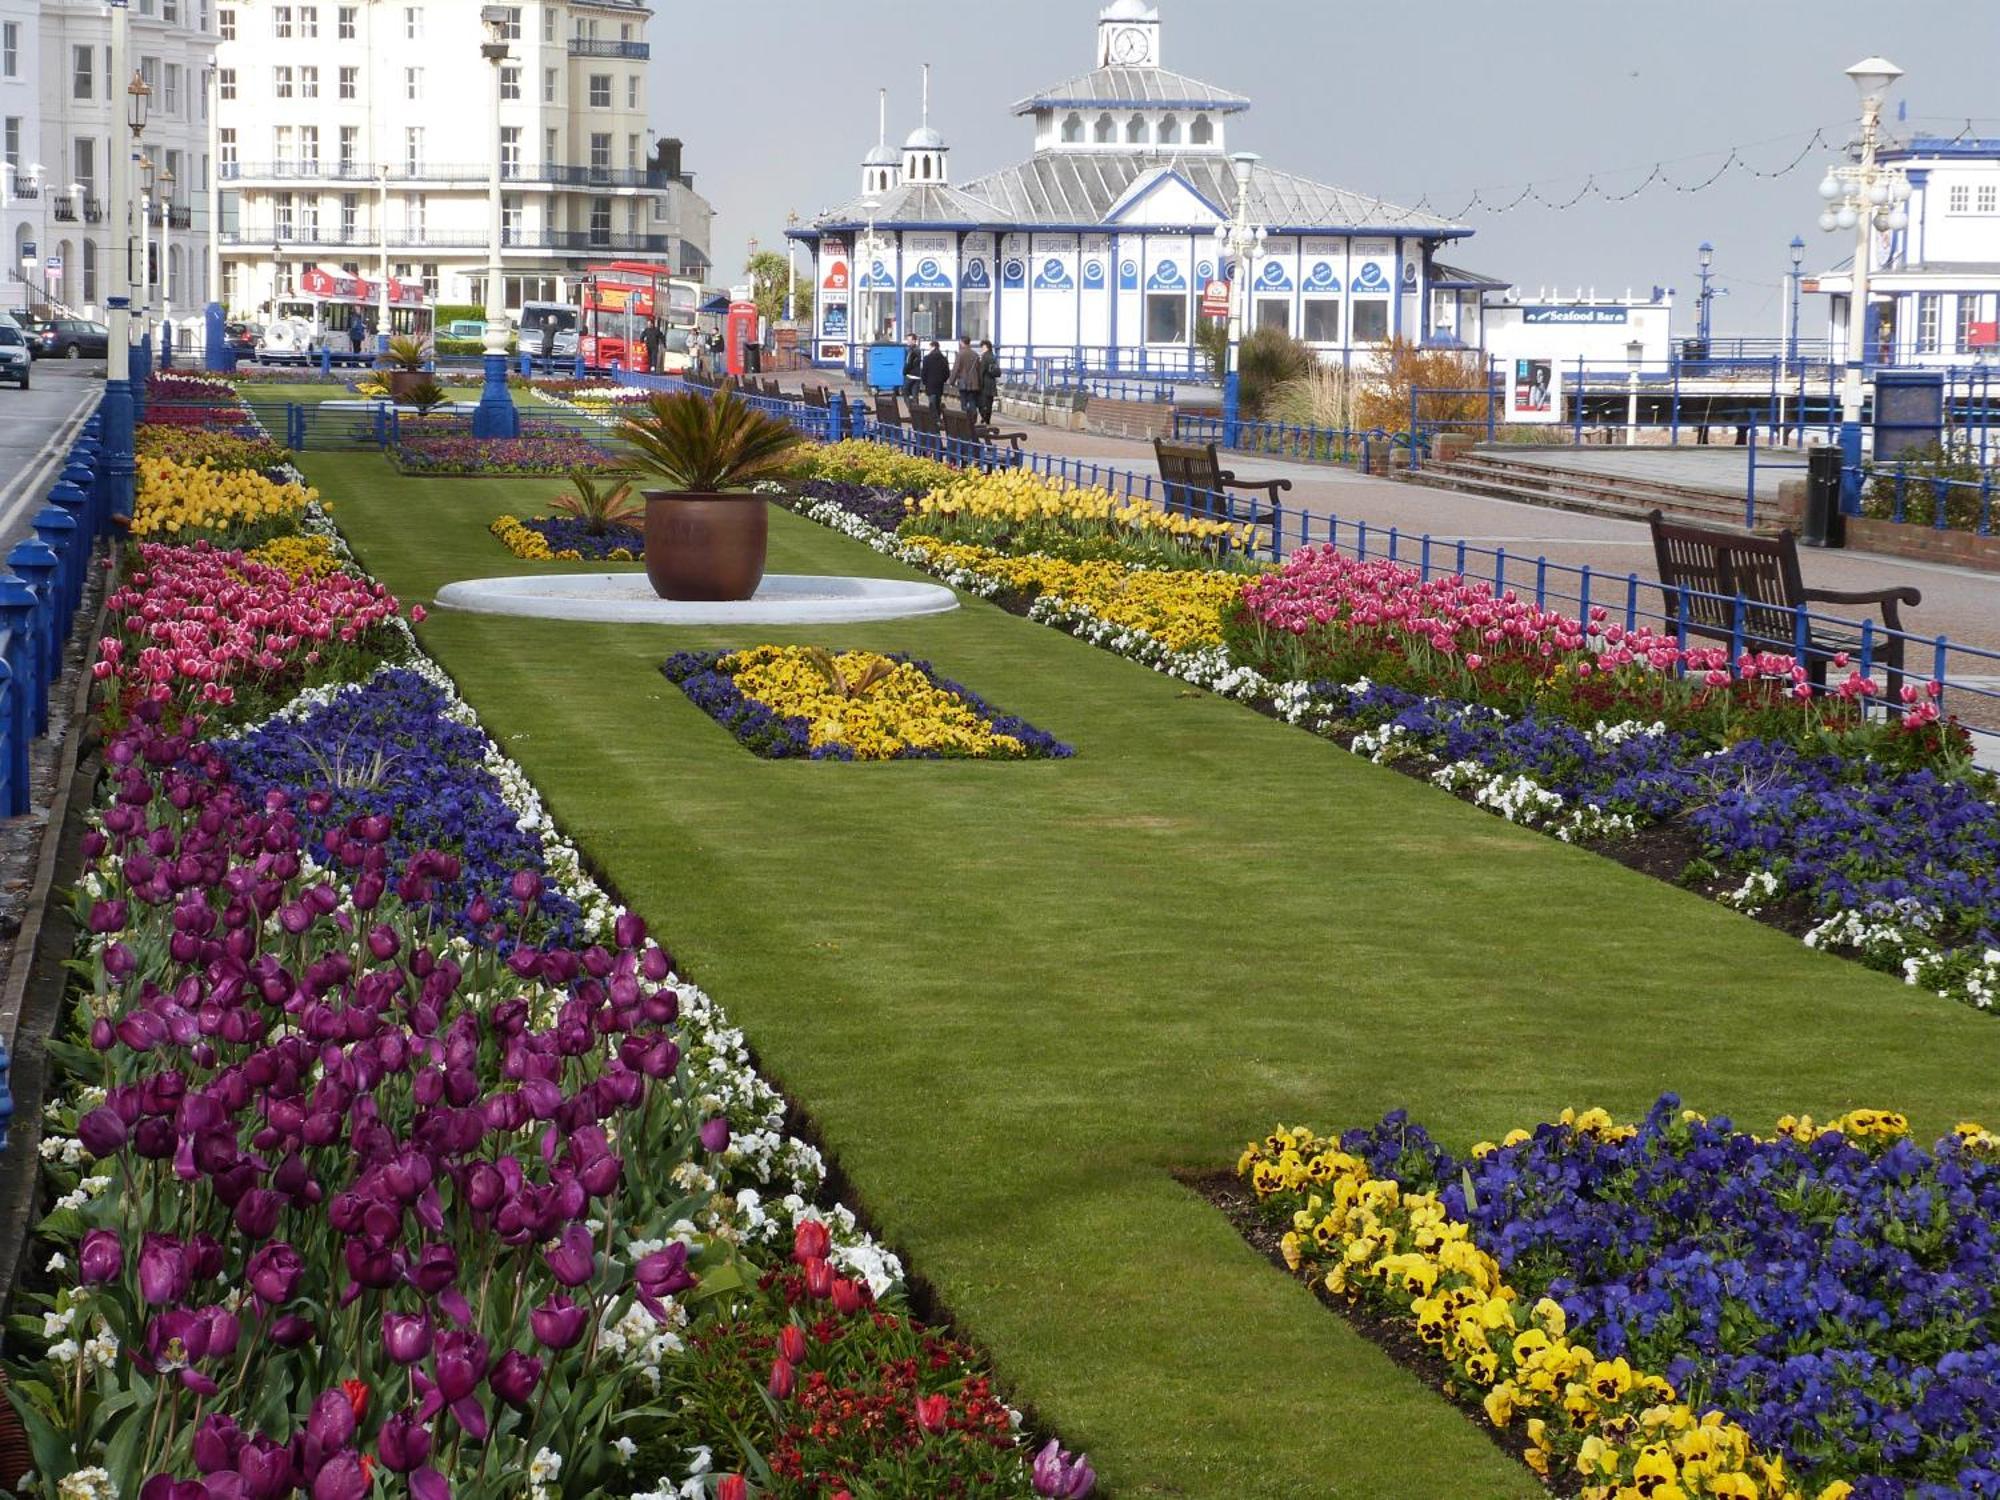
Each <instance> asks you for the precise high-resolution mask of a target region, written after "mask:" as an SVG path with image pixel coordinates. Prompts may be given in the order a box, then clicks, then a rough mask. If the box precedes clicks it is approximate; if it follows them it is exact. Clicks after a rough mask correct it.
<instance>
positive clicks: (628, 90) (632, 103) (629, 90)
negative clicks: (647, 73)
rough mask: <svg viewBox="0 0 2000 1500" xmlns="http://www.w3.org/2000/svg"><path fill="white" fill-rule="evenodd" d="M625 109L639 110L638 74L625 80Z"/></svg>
mask: <svg viewBox="0 0 2000 1500" xmlns="http://www.w3.org/2000/svg"><path fill="white" fill-rule="evenodd" d="M625 107H626V108H627V109H637V108H638V107H639V75H638V74H637V73H633V74H631V75H629V76H628V77H627V78H626V80H625Z"/></svg>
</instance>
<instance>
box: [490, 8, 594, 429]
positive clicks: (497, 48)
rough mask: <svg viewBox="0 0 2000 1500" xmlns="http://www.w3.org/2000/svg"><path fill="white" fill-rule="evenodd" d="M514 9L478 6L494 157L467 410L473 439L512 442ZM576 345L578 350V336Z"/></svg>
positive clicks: (551, 337) (515, 421) (551, 351)
mask: <svg viewBox="0 0 2000 1500" xmlns="http://www.w3.org/2000/svg"><path fill="white" fill-rule="evenodd" d="M520 13H521V12H520V10H519V8H518V7H514V8H511V9H510V8H509V7H507V6H505V5H483V6H481V7H480V8H479V21H480V24H481V25H482V26H483V27H484V28H485V29H486V40H485V41H484V42H482V43H480V46H479V55H480V56H481V57H483V58H485V59H486V61H487V62H488V63H490V64H491V65H492V68H493V98H492V114H491V118H490V120H489V121H488V124H487V131H486V149H487V150H489V151H491V152H492V153H493V156H492V163H493V164H492V168H491V171H490V173H489V175H488V177H487V183H486V232H487V244H488V247H489V248H488V250H487V252H486V331H485V334H484V343H485V345H486V360H485V363H486V382H485V384H484V385H483V386H482V387H481V389H480V392H479V405H478V406H476V407H475V408H473V412H472V435H473V436H474V437H480V438H511V437H518V436H520V433H521V414H520V412H519V411H518V410H516V409H515V406H514V395H513V393H512V392H511V391H509V390H508V389H507V285H506V281H505V279H504V276H503V273H502V269H501V256H500V251H501V241H502V238H503V216H502V213H501V206H500V204H501V200H500V166H501V162H500V74H501V71H502V67H503V65H504V64H505V63H506V61H507V57H508V49H507V41H508V37H507V31H508V27H509V25H510V24H511V21H512V19H513V17H515V16H518V15H519V14H520ZM543 336H544V337H545V338H546V339H547V340H548V344H549V347H548V349H547V350H545V351H544V352H545V353H546V354H547V355H548V357H549V359H550V360H551V362H553V360H554V358H555V352H556V351H555V331H554V330H553V329H548V330H545V331H544V335H543ZM578 347H579V349H580V348H581V347H582V339H581V334H579V337H578Z"/></svg>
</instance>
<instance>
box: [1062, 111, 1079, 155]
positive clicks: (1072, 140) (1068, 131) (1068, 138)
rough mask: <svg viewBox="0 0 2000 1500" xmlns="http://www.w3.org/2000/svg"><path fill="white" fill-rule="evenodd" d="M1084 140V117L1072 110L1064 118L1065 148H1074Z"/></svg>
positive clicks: (1063, 136) (1063, 134) (1063, 138)
mask: <svg viewBox="0 0 2000 1500" xmlns="http://www.w3.org/2000/svg"><path fill="white" fill-rule="evenodd" d="M1082 139H1083V116H1082V115H1080V114H1078V113H1077V112H1076V111H1075V110H1071V111H1070V112H1069V113H1068V114H1066V115H1064V116H1063V122H1062V141H1063V144H1064V145H1065V146H1074V145H1076V144H1077V143H1078V142H1080V141H1081V140H1082Z"/></svg>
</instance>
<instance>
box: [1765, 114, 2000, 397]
mask: <svg viewBox="0 0 2000 1500" xmlns="http://www.w3.org/2000/svg"><path fill="white" fill-rule="evenodd" d="M1877 159H1878V160H1880V161H1882V162H1884V163H1885V164H1886V163H1893V164H1895V165H1898V166H1900V167H1901V168H1902V169H1903V171H1904V172H1905V173H1906V174H1907V175H1908V177H1909V182H1910V188H1911V193H1910V201H1909V204H1908V212H1909V217H1910V223H1909V227H1908V228H1907V229H1901V230H1896V231H1893V232H1888V231H1884V232H1878V233H1876V234H1873V235H1871V236H1870V237H1869V244H1870V247H1871V249H1872V252H1873V254H1872V256H1871V259H1870V262H1869V271H1868V294H1869V302H1870V304H1871V306H1870V313H1871V315H1872V322H1873V327H1872V328H1871V329H1870V331H1869V337H1868V338H1867V340H1866V344H1865V347H1866V351H1867V359H1868V362H1869V363H1870V364H1871V365H1876V364H1881V365H1896V366H1918V367H1923V366H1929V367H1933V368H1937V367H1942V368H1962V367H1968V366H1979V365H1993V364H2000V306H1996V302H2000V139H1995V138H1987V139H1977V138H1968V137H1953V138H1944V137H1939V136H1922V135H1919V136H1913V137H1912V138H1911V139H1910V140H1909V141H1907V142H1904V143H1901V144H1898V145H1894V146H1889V147H1885V148H1884V149H1883V150H1882V151H1881V152H1880V153H1879V154H1878V158H1877ZM1839 238H1840V240H1841V241H1842V242H1843V243H1845V244H1852V243H1853V241H1854V235H1853V232H1852V231H1851V230H1848V231H1842V232H1841V234H1840V236H1839ZM1853 265H1854V261H1853V257H1852V256H1849V257H1847V258H1846V259H1845V260H1844V261H1842V262H1841V264H1840V265H1839V266H1838V267H1836V268H1835V269H1833V270H1830V271H1822V272H1820V273H1819V275H1817V276H1808V277H1807V278H1805V280H1804V281H1803V283H1802V287H1803V289H1804V290H1805V291H1806V292H1821V293H1825V294H1826V295H1827V296H1828V299H1829V306H1828V333H1829V334H1830V336H1831V337H1832V340H1833V348H1834V350H1835V352H1836V357H1842V356H1841V355H1840V351H1843V350H1845V349H1846V347H1847V320H1848V309H1849V305H1850V303H1851V302H1852V301H1853V295H1854V276H1853Z"/></svg>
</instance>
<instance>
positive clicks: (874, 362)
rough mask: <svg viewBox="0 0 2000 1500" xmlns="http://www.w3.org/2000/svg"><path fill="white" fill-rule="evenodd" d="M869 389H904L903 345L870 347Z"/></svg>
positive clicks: (875, 345)
mask: <svg viewBox="0 0 2000 1500" xmlns="http://www.w3.org/2000/svg"><path fill="white" fill-rule="evenodd" d="M868 388H869V389H870V390H871V391H900V390H901V389H902V388H903V346H902V345H901V344H871V345H869V347H868Z"/></svg>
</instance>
